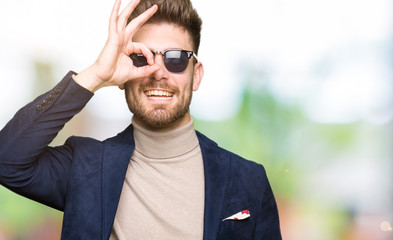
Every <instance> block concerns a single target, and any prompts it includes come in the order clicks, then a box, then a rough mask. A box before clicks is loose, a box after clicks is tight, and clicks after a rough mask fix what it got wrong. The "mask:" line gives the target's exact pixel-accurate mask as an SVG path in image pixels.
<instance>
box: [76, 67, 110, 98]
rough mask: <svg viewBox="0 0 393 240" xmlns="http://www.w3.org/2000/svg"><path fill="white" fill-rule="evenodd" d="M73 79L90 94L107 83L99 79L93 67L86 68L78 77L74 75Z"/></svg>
mask: <svg viewBox="0 0 393 240" xmlns="http://www.w3.org/2000/svg"><path fill="white" fill-rule="evenodd" d="M72 78H73V79H74V81H75V82H76V83H77V84H79V85H80V86H82V87H84V88H86V89H87V90H89V91H90V92H95V91H97V90H98V89H100V88H102V87H104V86H105V82H104V81H102V80H101V79H100V78H98V77H97V75H96V74H95V73H94V70H93V67H92V66H91V67H89V68H86V69H85V70H83V71H81V72H80V73H78V74H77V75H73V76H72Z"/></svg>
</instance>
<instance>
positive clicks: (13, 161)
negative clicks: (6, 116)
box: [0, 72, 93, 210]
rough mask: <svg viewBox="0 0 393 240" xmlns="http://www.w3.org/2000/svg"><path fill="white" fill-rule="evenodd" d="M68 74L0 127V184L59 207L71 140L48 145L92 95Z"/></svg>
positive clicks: (60, 208)
mask: <svg viewBox="0 0 393 240" xmlns="http://www.w3.org/2000/svg"><path fill="white" fill-rule="evenodd" d="M73 74H74V73H73V72H69V73H68V74H67V75H66V76H65V77H64V78H63V80H62V81H60V82H59V83H58V84H57V85H56V86H55V87H54V88H53V89H51V90H50V91H48V92H46V93H44V94H42V95H41V96H39V97H37V98H36V99H35V100H33V101H32V102H31V103H29V104H27V105H26V106H25V107H23V108H21V109H20V110H19V111H18V112H17V113H16V114H15V116H14V117H13V118H12V119H11V120H10V121H9V122H8V123H7V124H6V125H5V127H4V128H3V129H2V130H1V131H0V184H2V185H4V186H5V187H7V188H9V189H10V190H12V191H14V192H16V193H18V194H21V195H23V196H25V197H28V198H30V199H33V200H36V201H38V202H41V203H44V204H46V205H49V206H51V207H54V208H56V209H59V210H63V209H64V201H65V192H66V188H67V181H68V177H67V176H68V175H69V174H68V173H69V171H70V169H71V163H72V154H73V152H72V144H71V143H70V142H67V143H66V144H65V145H63V146H59V147H48V145H49V144H50V143H51V142H52V140H53V139H54V138H55V137H56V135H57V134H58V132H59V131H60V130H61V129H62V128H63V126H64V124H65V123H66V122H68V121H69V120H70V119H71V118H72V117H73V116H74V115H75V114H77V113H78V112H80V111H81V110H82V109H83V107H84V106H85V105H86V103H87V102H88V101H89V100H90V98H91V97H92V96H93V93H91V92H90V91H88V90H86V89H85V88H83V87H81V86H80V85H78V84H77V83H75V82H74V80H73V79H72V75H73Z"/></svg>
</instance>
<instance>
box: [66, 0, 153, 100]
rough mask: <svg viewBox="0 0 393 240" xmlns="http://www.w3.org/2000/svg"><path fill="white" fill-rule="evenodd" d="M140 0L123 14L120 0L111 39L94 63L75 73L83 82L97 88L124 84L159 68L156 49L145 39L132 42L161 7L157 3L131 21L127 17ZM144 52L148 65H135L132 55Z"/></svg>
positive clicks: (132, 2) (117, 0) (91, 89)
mask: <svg viewBox="0 0 393 240" xmlns="http://www.w3.org/2000/svg"><path fill="white" fill-rule="evenodd" d="M139 2H140V0H132V1H131V2H130V3H129V4H128V5H127V6H126V7H125V9H124V10H123V11H122V12H121V14H120V15H119V9H120V5H121V0H116V3H115V5H114V7H113V9H112V13H111V16H110V21H109V35H108V40H107V42H106V44H105V46H104V48H103V50H102V52H101V54H100V55H99V57H98V59H97V60H96V61H95V63H94V64H93V65H91V66H90V67H89V68H87V69H85V70H84V71H82V72H81V73H79V74H78V75H76V76H75V77H74V79H75V81H76V82H77V83H78V84H80V85H81V86H83V87H85V88H87V89H88V90H90V91H92V92H94V91H96V90H98V89H99V88H101V87H105V86H119V87H120V88H121V89H122V88H124V84H125V83H126V82H127V81H131V80H133V79H136V78H140V77H145V76H149V75H150V74H152V73H153V72H155V71H157V70H158V69H159V66H158V65H154V60H153V54H152V52H151V51H150V50H149V49H148V48H147V47H146V46H145V45H144V44H142V43H136V42H132V37H133V35H134V34H135V33H136V32H137V31H138V30H139V28H140V27H141V26H142V25H143V24H144V23H145V22H146V21H147V20H148V19H149V18H150V17H151V16H153V14H154V13H155V12H156V11H157V9H158V7H157V5H153V6H152V7H151V8H149V9H148V10H146V11H145V12H144V13H142V14H141V15H139V16H138V17H136V18H134V19H133V20H132V21H131V22H130V23H128V24H127V20H128V18H129V16H130V15H131V13H132V12H133V11H134V9H135V7H136V6H137V5H138V4H139ZM131 53H141V54H143V55H145V57H146V58H147V61H148V64H149V65H147V66H144V67H135V66H134V65H133V63H132V60H131V58H130V57H129V55H130V54H131Z"/></svg>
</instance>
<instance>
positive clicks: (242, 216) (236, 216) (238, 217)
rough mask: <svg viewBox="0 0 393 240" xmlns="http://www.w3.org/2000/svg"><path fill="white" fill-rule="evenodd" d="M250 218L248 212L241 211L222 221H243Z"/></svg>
mask: <svg viewBox="0 0 393 240" xmlns="http://www.w3.org/2000/svg"><path fill="white" fill-rule="evenodd" d="M250 216H251V215H250V211H248V210H243V211H240V212H238V213H236V214H233V215H232V216H230V217H227V218H225V219H223V220H222V221H225V220H244V219H247V218H249V217H250Z"/></svg>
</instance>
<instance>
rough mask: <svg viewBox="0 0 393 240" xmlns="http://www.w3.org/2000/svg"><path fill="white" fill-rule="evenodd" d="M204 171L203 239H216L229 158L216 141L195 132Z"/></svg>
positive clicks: (225, 192)
mask: <svg viewBox="0 0 393 240" xmlns="http://www.w3.org/2000/svg"><path fill="white" fill-rule="evenodd" d="M197 136H198V139H199V145H200V147H201V151H202V157H203V165H204V171H205V212H204V230H203V239H204V240H208V239H209V240H210V239H216V238H217V235H218V230H219V228H220V224H221V221H222V219H223V207H224V205H225V199H226V195H227V189H228V183H229V178H230V159H228V158H227V157H225V153H224V151H222V150H220V149H219V148H218V146H217V144H216V143H214V142H213V141H211V140H210V139H208V138H207V137H205V136H204V135H202V134H201V133H199V132H197Z"/></svg>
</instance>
